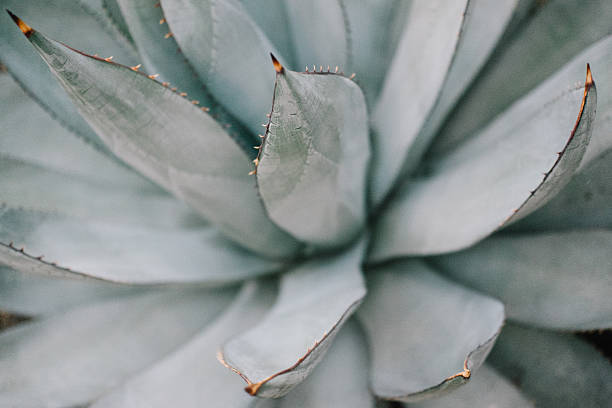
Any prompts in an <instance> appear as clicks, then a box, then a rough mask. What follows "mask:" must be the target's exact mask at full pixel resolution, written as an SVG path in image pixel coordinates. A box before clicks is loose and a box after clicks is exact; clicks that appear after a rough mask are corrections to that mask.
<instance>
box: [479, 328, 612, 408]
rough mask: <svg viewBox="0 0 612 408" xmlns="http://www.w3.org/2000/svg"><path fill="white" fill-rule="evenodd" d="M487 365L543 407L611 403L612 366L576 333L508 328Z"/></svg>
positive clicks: (554, 407) (552, 407) (553, 407)
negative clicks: (490, 365)
mask: <svg viewBox="0 0 612 408" xmlns="http://www.w3.org/2000/svg"><path fill="white" fill-rule="evenodd" d="M488 361H490V362H491V364H492V365H493V366H494V367H495V368H497V369H498V370H499V371H500V372H501V373H502V374H503V375H504V376H506V377H507V378H508V379H509V380H510V381H512V382H514V383H515V384H517V385H518V386H519V387H520V388H521V390H522V391H523V393H524V394H525V395H527V396H528V397H529V398H530V399H533V400H534V401H535V405H536V406H538V407H542V408H573V407H605V406H607V405H609V403H610V401H611V400H612V382H610V378H612V364H610V362H609V361H608V360H606V358H605V357H603V356H602V355H601V354H600V353H599V352H598V351H597V350H596V349H595V348H594V347H593V346H591V345H590V344H588V343H586V342H585V341H583V340H580V339H578V338H577V337H575V336H574V335H571V334H559V333H553V332H547V331H538V330H530V329H524V328H521V327H518V326H512V325H509V326H506V327H505V328H504V330H503V332H502V334H501V336H500V337H499V341H498V342H497V344H496V345H495V347H494V348H493V351H492V352H491V357H490V358H489V360H488Z"/></svg>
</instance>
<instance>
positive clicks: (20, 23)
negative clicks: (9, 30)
mask: <svg viewBox="0 0 612 408" xmlns="http://www.w3.org/2000/svg"><path fill="white" fill-rule="evenodd" d="M6 12H7V13H8V14H9V16H11V18H12V19H13V21H14V22H15V24H17V27H19V29H20V30H21V32H22V33H23V35H25V36H26V37H28V38H29V37H30V36H31V35H32V33H33V32H34V29H33V28H32V27H30V26H29V25H27V24H26V23H24V22H23V20H22V19H20V18H19V17H17V16H16V15H14V14H13V13H11V11H10V10H9V9H6Z"/></svg>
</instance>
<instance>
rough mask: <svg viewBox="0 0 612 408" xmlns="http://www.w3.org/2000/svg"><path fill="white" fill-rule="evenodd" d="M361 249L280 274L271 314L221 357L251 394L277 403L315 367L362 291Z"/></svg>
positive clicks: (232, 341) (229, 345) (354, 249)
mask: <svg viewBox="0 0 612 408" xmlns="http://www.w3.org/2000/svg"><path fill="white" fill-rule="evenodd" d="M362 250H363V245H361V244H357V245H355V246H354V247H353V248H351V249H350V250H348V252H346V253H344V254H341V255H336V256H335V257H332V258H326V257H319V258H317V259H314V260H310V261H306V262H305V263H304V264H302V265H299V266H297V267H295V268H294V269H293V270H291V271H289V272H287V273H285V274H283V275H282V278H281V282H280V292H279V295H278V298H277V300H276V303H275V304H274V306H273V307H272V309H271V310H270V312H269V313H268V314H267V315H266V316H265V317H264V318H263V319H262V320H261V321H260V322H259V323H258V324H257V325H256V326H255V327H253V328H252V329H250V330H248V331H246V332H244V333H242V334H240V335H239V336H237V337H235V338H233V339H232V340H230V341H229V342H228V343H227V344H225V345H224V346H223V351H222V355H221V358H222V359H223V361H224V364H226V365H228V366H229V367H231V368H232V370H233V371H235V372H236V373H237V374H239V375H240V376H241V377H242V378H243V379H244V380H245V381H246V382H247V387H246V390H247V392H248V393H250V394H251V395H257V396H261V397H267V398H270V397H271V398H278V397H280V396H283V395H285V394H287V393H288V392H289V391H290V390H291V389H292V388H293V387H295V386H296V385H298V384H299V383H301V382H302V381H303V380H304V379H306V377H307V376H308V375H309V374H310V372H311V371H312V370H313V369H314V368H315V366H316V365H317V364H318V363H319V361H320V360H321V358H323V356H324V355H325V353H326V352H327V350H328V348H329V346H330V345H331V344H332V342H333V340H334V338H335V337H336V334H337V333H338V331H339V329H340V328H341V327H342V325H343V324H344V322H345V321H346V320H347V319H348V318H349V317H350V315H351V314H352V313H353V311H354V310H355V309H356V307H357V306H358V305H359V303H360V302H361V299H362V298H363V296H364V295H365V292H366V289H365V285H364V282H363V277H362V275H361V268H360V264H361V257H362Z"/></svg>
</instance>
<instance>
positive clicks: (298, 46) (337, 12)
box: [286, 0, 353, 70]
mask: <svg viewBox="0 0 612 408" xmlns="http://www.w3.org/2000/svg"><path fill="white" fill-rule="evenodd" d="M286 5H287V15H288V17H289V22H290V25H289V27H290V28H291V31H292V34H293V41H294V44H295V46H294V47H295V51H294V52H295V54H296V58H295V59H296V62H297V66H298V67H300V68H301V67H306V66H308V67H311V69H312V66H313V65H315V67H316V68H317V69H319V67H320V66H323V67H325V68H327V66H328V65H329V66H330V67H331V68H332V70H333V69H334V68H335V66H336V65H337V66H339V67H340V68H343V69H346V68H347V67H349V66H350V65H351V60H352V53H353V46H352V44H351V30H350V27H349V22H348V20H347V15H346V6H345V5H344V1H343V0H311V1H300V0H290V1H288V2H287V3H286Z"/></svg>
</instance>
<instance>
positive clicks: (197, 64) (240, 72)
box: [160, 0, 278, 134]
mask: <svg viewBox="0 0 612 408" xmlns="http://www.w3.org/2000/svg"><path fill="white" fill-rule="evenodd" d="M161 4H162V7H163V9H164V14H165V16H166V19H167V20H168V25H169V27H170V31H171V32H172V33H173V35H174V38H176V41H177V43H178V45H179V47H180V48H181V50H182V51H183V53H184V55H185V57H187V59H188V60H189V61H190V62H191V64H192V66H193V67H194V68H195V70H196V71H197V73H198V75H199V76H200V79H201V80H202V81H203V82H204V84H205V86H206V88H207V89H208V91H209V92H211V93H212V95H213V96H214V97H215V99H216V100H218V101H219V102H220V103H221V104H223V105H224V106H225V108H227V109H228V110H229V111H230V112H231V113H232V114H233V115H234V116H236V117H237V118H239V119H240V120H242V122H243V123H244V125H245V126H246V127H247V128H248V129H250V130H251V131H252V132H253V133H255V134H256V133H257V132H259V131H260V130H261V123H262V122H263V121H264V120H265V117H266V116H265V115H266V113H268V112H269V110H270V101H271V100H272V89H273V84H274V70H273V69H272V66H271V64H270V60H269V55H270V52H273V53H275V54H276V55H278V53H277V51H276V49H275V48H274V46H273V45H272V44H271V43H270V41H269V40H268V38H267V37H266V35H265V34H264V33H263V31H262V30H261V29H260V28H259V27H258V26H257V24H256V23H255V22H254V21H253V20H252V19H251V17H250V16H249V15H248V13H247V11H246V10H245V9H244V7H243V6H242V5H241V4H240V2H239V1H238V0H225V1H214V0H204V1H195V0H162V1H161ZM160 41H161V40H160Z"/></svg>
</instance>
